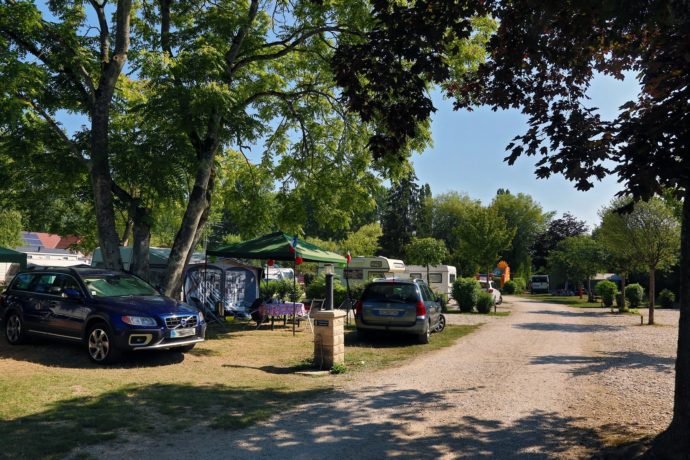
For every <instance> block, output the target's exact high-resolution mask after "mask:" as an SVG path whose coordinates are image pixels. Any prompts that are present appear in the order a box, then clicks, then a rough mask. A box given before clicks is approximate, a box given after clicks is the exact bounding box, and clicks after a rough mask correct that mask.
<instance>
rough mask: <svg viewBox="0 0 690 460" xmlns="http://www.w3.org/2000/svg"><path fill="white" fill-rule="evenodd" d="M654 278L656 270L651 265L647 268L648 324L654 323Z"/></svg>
mask: <svg viewBox="0 0 690 460" xmlns="http://www.w3.org/2000/svg"><path fill="white" fill-rule="evenodd" d="M655 278H656V270H655V269H654V268H653V267H652V268H650V269H649V294H648V297H649V321H648V323H649V324H654V289H655V285H654V281H655Z"/></svg>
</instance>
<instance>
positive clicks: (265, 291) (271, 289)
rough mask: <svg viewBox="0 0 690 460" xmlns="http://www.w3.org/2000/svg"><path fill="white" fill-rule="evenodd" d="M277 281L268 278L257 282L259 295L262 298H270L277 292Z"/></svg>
mask: <svg viewBox="0 0 690 460" xmlns="http://www.w3.org/2000/svg"><path fill="white" fill-rule="evenodd" d="M278 288H279V281H278V280H270V281H268V282H267V281H262V282H261V283H259V295H260V296H261V298H262V299H264V300H270V299H272V298H273V297H275V295H276V294H277V293H278Z"/></svg>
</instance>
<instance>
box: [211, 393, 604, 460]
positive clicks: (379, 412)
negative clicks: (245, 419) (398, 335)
mask: <svg viewBox="0 0 690 460" xmlns="http://www.w3.org/2000/svg"><path fill="white" fill-rule="evenodd" d="M358 393H361V394H363V395H364V396H367V393H371V397H369V398H367V397H364V398H362V397H358V398H357V400H356V401H353V403H352V405H348V404H340V405H339V406H338V407H336V406H335V405H333V402H332V401H333V399H331V398H327V400H326V401H317V402H315V403H313V404H310V405H309V407H308V408H307V409H306V410H305V411H304V412H303V413H301V414H299V416H290V418H289V423H287V424H286V423H285V422H284V421H282V422H279V423H277V424H272V423H269V424H267V426H265V427H262V429H261V430H252V431H251V432H250V433H238V439H233V440H230V441H229V442H230V443H231V444H232V446H227V447H228V448H229V449H231V450H229V451H232V452H233V456H234V457H236V458H255V457H262V456H267V457H271V456H274V455H277V454H278V452H279V455H280V457H282V458H330V457H333V456H335V455H338V454H339V455H342V454H343V453H345V454H347V453H348V452H350V453H351V454H354V453H355V452H356V453H357V458H364V459H379V458H388V457H396V458H415V459H418V458H439V457H441V456H444V455H452V456H454V457H460V458H502V459H525V458H532V459H551V458H554V459H555V458H562V457H564V456H566V455H568V454H567V453H568V452H569V451H570V450H571V449H573V448H578V449H580V451H582V449H585V450H587V451H588V452H597V451H599V450H602V449H603V448H604V444H603V442H602V440H601V438H600V436H599V434H598V433H597V431H596V430H592V429H583V428H581V427H579V426H578V423H580V422H581V421H582V419H578V418H574V417H564V416H562V415H560V414H557V413H553V412H545V411H534V412H532V413H531V414H529V415H527V416H525V417H522V418H520V419H518V420H516V421H514V422H512V423H504V422H501V421H499V420H494V419H491V418H477V417H472V416H463V417H460V418H457V419H446V422H447V423H445V424H443V425H441V426H433V425H434V424H435V423H437V422H435V421H434V423H433V424H432V422H431V421H430V420H427V418H426V414H428V413H429V412H430V411H433V410H445V409H448V408H451V407H454V406H455V404H454V403H453V400H454V399H455V398H454V397H453V393H455V392H451V393H450V394H446V393H433V392H429V393H427V392H423V391H418V390H393V389H392V388H385V389H383V392H382V389H381V388H380V387H375V388H363V389H360V390H358ZM334 396H335V399H336V400H340V401H341V402H343V401H348V399H349V395H348V394H344V393H342V392H336V393H335V394H334ZM360 396H361V395H360ZM456 396H457V395H456ZM373 414H375V415H373ZM272 444H275V446H274V445H272ZM315 444H316V445H318V448H315ZM276 449H277V450H276ZM202 454H203V453H202ZM345 456H346V457H347V456H348V455H345Z"/></svg>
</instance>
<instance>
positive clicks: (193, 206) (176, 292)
mask: <svg viewBox="0 0 690 460" xmlns="http://www.w3.org/2000/svg"><path fill="white" fill-rule="evenodd" d="M217 148H218V145H217V143H216V142H213V143H212V146H211V148H208V149H207V150H205V151H203V152H202V154H201V155H200V159H199V163H198V167H197V173H196V177H195V179H194V187H193V188H192V193H191V194H190V196H189V201H188V202H187V209H186V210H185V213H184V217H183V218H182V224H181V225H180V230H179V231H178V232H177V235H175V242H174V243H173V247H172V249H171V250H170V257H169V258H168V268H167V271H166V274H165V279H164V281H163V292H164V294H165V295H167V296H170V297H173V298H179V297H180V288H181V286H182V273H183V271H184V267H185V262H186V261H187V259H188V256H189V252H190V251H192V250H193V249H194V246H193V245H194V242H195V238H196V234H197V231H198V229H199V224H200V222H201V218H202V216H203V214H204V211H205V210H206V208H207V203H208V191H209V185H210V182H211V176H212V171H213V160H214V158H215V154H216V150H217Z"/></svg>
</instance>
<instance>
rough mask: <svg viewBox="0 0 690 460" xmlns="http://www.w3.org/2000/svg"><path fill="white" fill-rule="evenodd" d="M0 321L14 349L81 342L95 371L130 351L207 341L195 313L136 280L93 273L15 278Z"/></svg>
mask: <svg viewBox="0 0 690 460" xmlns="http://www.w3.org/2000/svg"><path fill="white" fill-rule="evenodd" d="M0 319H2V321H3V323H4V329H5V336H6V337H7V341H8V342H9V343H10V344H12V345H16V344H20V343H22V342H24V340H25V339H26V338H27V337H28V336H44V337H52V338H58V339H63V340H69V341H75V342H82V343H84V344H85V346H86V349H87V351H88V355H89V358H90V359H91V360H92V361H93V362H95V363H98V364H109V363H114V362H116V361H117V360H118V359H119V358H120V356H121V354H122V352H123V351H129V350H152V349H176V350H179V351H183V352H185V351H189V350H191V349H192V348H194V346H195V345H196V344H197V343H199V342H203V341H204V337H205V334H206V322H205V321H204V315H203V314H202V313H201V312H200V311H198V310H197V309H196V308H194V307H190V306H188V305H185V304H182V303H179V302H177V301H175V300H173V299H171V298H169V297H165V296H163V295H161V294H159V293H158V292H157V291H156V290H155V289H154V288H153V287H151V285H149V284H148V283H146V282H145V281H143V280H142V279H140V278H137V277H135V276H132V275H129V274H127V273H122V272H118V271H111V270H103V269H94V268H63V267H45V268H43V267H38V268H36V269H34V270H27V271H22V272H20V273H18V274H17V275H16V276H15V277H14V279H13V280H12V282H11V283H10V285H9V286H8V288H7V290H6V291H5V292H4V293H2V294H0Z"/></svg>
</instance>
